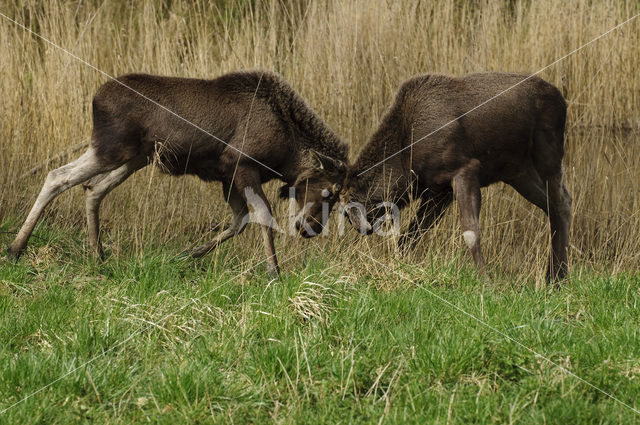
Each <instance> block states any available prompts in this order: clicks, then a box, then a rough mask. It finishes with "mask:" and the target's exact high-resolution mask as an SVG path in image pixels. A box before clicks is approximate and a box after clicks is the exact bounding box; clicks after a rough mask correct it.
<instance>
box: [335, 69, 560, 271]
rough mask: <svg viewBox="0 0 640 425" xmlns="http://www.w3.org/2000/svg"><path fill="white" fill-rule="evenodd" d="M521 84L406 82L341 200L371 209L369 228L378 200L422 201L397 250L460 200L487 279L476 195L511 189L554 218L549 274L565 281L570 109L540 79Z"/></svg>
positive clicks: (430, 78) (473, 77) (485, 78)
mask: <svg viewBox="0 0 640 425" xmlns="http://www.w3.org/2000/svg"><path fill="white" fill-rule="evenodd" d="M525 78H527V76H525V75H515V74H500V73H481V74H470V75H466V76H464V77H460V78H455V77H449V76H444V75H424V76H418V77H414V78H412V79H410V80H408V81H407V82H405V83H404V84H403V85H402V87H401V88H400V90H399V92H398V94H397V96H396V99H395V101H394V103H393V104H392V106H391V107H390V108H389V110H388V111H387V112H386V113H385V115H384V117H383V118H382V122H381V124H380V126H379V128H378V129H377V131H376V132H375V133H374V134H373V136H372V137H371V138H370V140H369V142H368V143H367V145H366V146H365V147H364V148H363V149H362V151H361V154H360V156H359V158H358V159H357V160H356V162H355V163H354V164H353V165H352V166H351V168H350V171H349V173H348V179H347V184H346V185H345V190H344V193H343V196H342V198H343V202H345V203H348V202H361V203H363V204H365V206H366V210H367V221H369V222H370V221H372V220H374V219H375V218H376V217H377V216H379V215H380V214H381V211H380V210H379V209H376V208H375V204H377V203H379V202H381V201H392V202H395V203H396V204H398V205H399V206H400V207H403V206H405V205H406V204H407V203H408V201H409V199H410V198H411V195H413V196H414V197H418V198H421V207H420V209H419V213H418V217H416V219H415V220H414V221H413V222H412V223H411V225H410V228H409V231H408V232H407V233H406V234H405V235H403V237H402V238H401V243H403V244H407V243H408V244H411V242H412V241H413V240H415V238H416V237H418V236H419V235H420V234H421V233H422V231H423V230H424V229H427V228H429V227H430V226H431V225H432V224H433V223H434V222H435V221H436V220H437V219H438V218H439V217H440V215H441V214H442V213H443V212H444V211H445V210H446V208H447V207H448V206H449V204H450V203H451V202H452V200H453V199H454V198H457V200H458V203H459V204H460V212H461V223H462V227H463V230H464V231H465V234H467V236H468V240H469V241H470V242H472V239H473V242H474V243H469V242H468V244H469V246H470V248H471V251H472V253H473V256H474V259H475V261H476V264H477V265H478V267H479V269H480V271H481V272H482V271H483V269H484V260H483V258H482V253H481V249H480V233H479V231H478V224H477V220H478V214H479V211H480V203H481V200H480V187H484V186H488V185H490V184H492V183H495V182H499V181H502V182H505V183H507V184H509V185H511V186H512V187H514V188H515V189H516V190H517V191H518V192H519V193H520V194H522V195H523V196H524V197H525V198H526V199H528V200H529V201H530V202H532V203H533V204H535V205H536V206H538V207H539V208H541V209H542V210H543V211H544V212H545V213H547V214H548V215H549V218H550V222H551V230H552V235H553V254H552V256H551V261H550V267H549V276H550V277H551V278H560V277H562V276H564V275H565V274H566V271H567V248H568V238H569V225H570V220H571V217H570V203H571V198H570V197H569V194H568V192H567V191H566V189H565V188H564V185H563V183H562V157H563V154H564V127H565V117H566V103H565V101H564V99H563V97H562V95H561V94H560V92H559V91H558V89H556V88H555V87H554V86H552V85H551V84H549V83H547V82H545V81H543V80H541V79H540V78H537V77H531V78H529V79H527V80H526V81H524V82H522V83H520V82H521V81H522V80H524V79H525ZM518 83H520V84H518ZM516 84H518V85H517V86H515V87H513V88H511V89H509V87H512V86H514V85H516ZM507 89H509V90H508V91H506V92H504V93H502V94H500V93H501V92H502V91H504V90H507ZM498 94H500V95H499V96H498V97H496V98H495V99H493V100H491V101H489V102H487V103H486V104H484V105H483V106H480V107H479V108H478V109H476V110H473V111H472V112H470V113H468V114H466V115H464V116H462V115H463V114H465V113H466V112H468V111H470V110H472V109H473V108H475V107H476V106H478V105H480V104H482V103H483V102H485V101H487V100H489V99H490V98H492V97H493V96H496V95H498ZM461 116H462V117H461ZM458 117H460V118H459V119H457V118H458ZM449 121H453V122H452V123H451V124H449V125H447V126H445V127H444V128H442V129H440V130H438V131H436V132H435V133H434V134H432V135H429V134H430V133H432V132H434V131H435V130H437V129H438V128H439V127H441V126H443V125H445V124H447V123H448V122H449ZM428 135H429V136H428ZM425 136H427V137H425ZM420 139H422V140H420ZM418 140H420V141H418ZM414 141H418V142H417V143H415V144H414V145H413V146H411V147H410V148H407V147H409V146H410V145H411V144H412V143H413V142H414ZM401 149H405V150H404V151H402V152H401V153H400V154H398V155H396V156H393V157H392V158H389V159H388V160H386V161H385V162H384V163H382V164H379V165H376V166H375V167H374V168H372V169H370V170H368V171H366V170H367V169H368V168H370V167H372V166H374V165H375V164H376V163H378V162H379V161H382V160H383V159H385V158H386V157H388V156H390V155H392V154H393V153H395V152H398V151H400V150H401ZM351 211H352V212H353V214H349V215H350V218H352V220H351V221H352V224H354V226H356V227H358V228H360V229H362V227H361V225H362V224H363V223H360V222H359V219H360V218H361V216H359V215H358V214H356V212H357V211H355V210H353V209H352V210H351ZM366 228H367V230H370V229H371V228H370V226H366ZM469 231H470V232H474V235H475V236H473V237H472V236H471V234H470V233H468V232H469ZM467 236H466V237H465V241H467Z"/></svg>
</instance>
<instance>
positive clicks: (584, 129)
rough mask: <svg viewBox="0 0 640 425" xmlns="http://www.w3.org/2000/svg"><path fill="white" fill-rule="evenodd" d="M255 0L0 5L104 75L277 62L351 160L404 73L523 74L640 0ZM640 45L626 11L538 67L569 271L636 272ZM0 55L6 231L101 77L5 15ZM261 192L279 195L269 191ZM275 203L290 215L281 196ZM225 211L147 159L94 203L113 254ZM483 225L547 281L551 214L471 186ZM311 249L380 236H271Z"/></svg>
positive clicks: (212, 192) (435, 248)
mask: <svg viewBox="0 0 640 425" xmlns="http://www.w3.org/2000/svg"><path fill="white" fill-rule="evenodd" d="M251 3H255V4H251ZM251 3H249V2H244V1H241V0H230V1H222V0H220V1H217V2H206V1H196V2H191V1H185V0H176V1H171V2H169V1H160V0H157V1H148V2H130V3H127V4H123V3H120V2H113V1H105V2H97V1H96V2H76V1H67V2H38V1H33V0H26V1H23V2H19V3H18V4H14V3H12V2H11V3H10V2H2V3H0V4H1V6H0V11H1V12H2V13H4V14H6V15H8V16H10V17H11V18H13V19H15V20H16V21H18V22H20V23H24V24H25V25H26V26H28V27H29V28H30V29H32V30H33V31H35V32H37V33H38V34H40V35H42V36H43V37H46V38H47V39H49V40H51V41H52V42H54V43H56V44H58V45H60V46H63V47H64V48H65V49H68V50H69V51H70V52H71V53H73V54H74V55H77V56H78V57H80V58H82V59H83V60H86V61H87V62H89V63H91V64H93V65H95V66H96V67H97V68H99V69H100V70H102V71H104V72H106V73H108V74H110V75H118V74H122V73H126V72H134V71H135V72H150V73H156V74H168V75H180V76H190V77H214V76H217V75H220V74H222V73H225V72H228V71H232V70H237V69H245V68H265V69H272V70H275V71H277V72H279V73H281V74H282V75H283V76H284V77H285V78H286V79H288V80H289V81H290V82H291V84H292V85H293V86H294V87H295V88H296V89H297V90H298V91H299V92H300V93H301V94H302V95H303V96H304V97H305V98H306V99H307V100H308V101H309V103H310V104H311V105H312V107H314V108H315V109H316V110H317V111H318V112H319V114H320V115H321V116H323V117H324V118H325V119H326V120H327V121H328V122H329V123H330V124H331V125H332V126H333V127H334V129H335V130H336V131H337V132H338V133H339V134H341V135H342V136H343V137H344V138H345V139H347V140H349V141H350V142H351V146H352V148H351V151H352V155H355V154H356V153H357V152H358V151H359V149H360V148H361V147H362V146H363V145H364V143H365V142H366V139H367V137H368V135H369V134H371V133H372V131H373V130H374V128H375V127H376V125H377V123H378V120H379V117H380V115H381V114H382V112H383V111H384V109H385V108H386V106H387V105H388V104H389V103H390V102H391V99H392V97H393V94H394V92H395V90H396V89H397V88H398V86H399V85H400V84H401V82H402V81H403V80H405V79H407V78H408V77H410V76H412V75H414V74H418V73H447V74H464V73H468V72H474V71H485V70H495V71H517V72H525V73H527V72H534V71H537V70H539V69H541V68H543V67H544V66H546V65H547V64H549V63H551V62H553V61H554V60H556V59H557V58H559V57H561V56H563V55H564V54H566V53H568V52H570V51H572V50H573V49H576V48H578V47H580V46H581V45H583V44H584V43H586V42H588V41H589V40H591V39H593V38H594V37H596V36H598V35H599V34H601V33H603V32H605V31H606V30H608V29H609V28H611V27H613V26H615V25H616V24H618V23H620V22H622V21H624V20H625V19H628V18H629V17H631V16H633V15H635V14H637V13H638V12H640V4H639V3H638V2H636V1H634V0H628V1H624V0H619V1H610V2H590V1H572V2H565V1H562V0H541V1H490V0H468V1H463V0H460V1H453V0H449V1H441V2H435V1H431V2H429V1H427V2H425V1H419V0H405V1H393V2H390V1H382V0H374V1H370V0H363V1H334V0H324V1H302V0H289V1H285V0H265V1H256V2H251ZM639 45H640V19H637V20H635V21H633V22H631V23H629V24H627V25H626V26H625V27H623V28H621V29H619V30H617V31H615V32H613V33H611V34H609V35H607V36H606V37H604V38H602V39H601V40H599V41H597V42H595V43H593V44H591V45H590V46H588V47H586V48H584V49H583V50H581V51H579V52H577V53H575V54H574V55H572V56H570V57H568V58H567V59H565V60H563V61H561V62H560V63H558V64H556V65H554V66H552V67H550V68H548V69H547V70H545V71H544V72H543V73H542V74H541V76H542V77H543V78H545V79H547V80H548V81H550V82H552V83H554V84H556V85H557V86H558V87H560V88H561V90H562V92H563V93H564V94H565V96H566V98H567V100H568V102H569V117H568V130H567V142H566V148H567V149H566V150H567V155H566V159H565V164H566V171H567V176H566V177H567V182H568V187H569V189H570V191H571V193H572V194H573V198H574V226H573V229H572V245H571V258H572V263H573V265H574V269H575V270H577V271H579V270H582V269H583V268H585V267H586V268H592V267H595V268H596V269H601V270H610V271H614V272H617V271H623V270H632V269H637V268H638V266H640V226H639V222H640V220H639V217H638V214H639V211H640V201H639V200H638V197H637V194H638V193H640V171H639V170H640V144H639V143H638V134H639V133H640V130H639V127H640V115H639V114H640V112H639V110H640V76H639V73H638V69H640V50H639V48H638V46H639ZM0 58H1V60H0V75H1V78H0V105H2V106H1V110H0V116H1V119H0V149H1V157H0V222H5V223H6V222H7V221H10V222H11V223H15V227H17V226H18V225H19V222H18V220H19V219H22V218H24V216H25V213H26V211H27V210H28V208H29V207H30V205H31V203H32V202H33V200H34V199H35V196H36V194H37V192H38V191H39V189H40V187H41V184H42V182H43V179H44V174H45V171H44V170H43V171H42V172H39V173H37V174H35V175H32V176H28V177H26V178H20V176H21V175H22V174H23V173H24V172H25V170H27V169H30V168H31V167H34V166H36V165H38V164H41V163H46V161H47V158H50V157H52V156H55V155H56V154H58V153H60V152H62V151H65V150H66V149H68V148H69V147H70V146H72V145H75V144H77V143H79V142H81V141H83V140H87V139H88V137H89V135H90V130H91V122H90V117H91V115H90V105H91V102H90V101H91V97H92V94H93V93H94V92H95V90H96V88H97V87H98V86H99V85H100V84H101V83H103V82H105V81H106V80H107V77H105V76H104V75H103V74H101V73H99V72H97V71H96V70H94V69H92V68H90V67H88V66H87V65H85V64H83V63H81V62H80V61H78V60H77V59H74V58H73V57H71V56H70V55H69V54H67V53H65V52H63V51H61V50H59V49H56V48H55V47H52V46H51V45H49V44H47V43H46V42H44V41H42V40H39V39H38V38H36V37H34V36H33V35H31V34H29V33H27V32H26V31H24V30H23V29H21V28H19V27H18V26H16V25H14V24H13V23H11V22H9V21H8V20H6V19H4V18H0ZM67 159H71V158H67ZM62 162H63V161H62V160H58V161H55V162H54V163H52V164H50V165H49V167H48V168H52V167H55V166H59V165H60V164H61V163H62ZM81 192H82V191H81V190H80V189H74V190H72V191H70V193H71V194H65V195H63V196H61V197H60V198H59V199H58V200H56V201H55V202H54V203H53V205H52V206H51V207H50V208H49V210H48V215H47V217H48V218H49V220H48V223H51V222H52V221H53V220H55V221H57V222H59V223H61V224H62V225H63V226H76V227H78V228H81V227H82V226H83V220H84V218H83V213H82V211H83V208H82V205H83V204H82V199H81V198H82V193H81ZM270 193H271V197H272V198H273V199H275V190H273V189H270ZM277 211H278V215H279V216H281V217H285V216H286V214H287V210H286V206H280V207H278V209H277ZM452 212H455V208H452ZM229 216H230V214H229V212H228V210H227V207H226V205H225V204H224V202H223V199H222V196H221V194H220V188H219V185H216V184H213V185H212V184H204V183H201V182H199V181H198V180H197V179H194V178H191V177H184V178H179V179H176V178H169V177H166V176H162V175H161V174H160V173H159V172H158V170H154V169H152V168H150V167H149V168H148V169H145V170H144V171H142V172H139V173H137V174H136V175H135V176H134V177H132V178H131V179H129V181H127V182H126V183H125V184H124V185H123V186H122V187H121V188H119V189H117V190H116V191H115V192H113V193H112V194H111V195H110V196H109V197H108V198H107V199H106V200H105V202H104V204H103V208H102V217H103V224H104V239H105V242H106V244H107V245H108V246H110V247H111V248H113V249H114V250H115V252H119V250H120V249H123V248H124V247H125V246H133V247H134V248H135V249H136V250H138V252H140V250H142V249H143V248H144V247H145V246H150V245H153V244H160V243H163V244H171V243H174V242H175V244H176V245H177V244H189V243H195V242H196V241H197V240H201V239H204V238H207V237H210V236H211V228H212V227H213V226H214V225H215V224H216V223H218V222H220V221H226V220H228V218H229ZM482 229H483V232H484V247H485V253H486V257H487V259H488V260H489V263H490V266H491V265H492V266H494V269H495V270H498V271H499V272H498V273H502V272H504V273H506V274H507V275H509V276H517V277H519V278H521V279H528V278H530V277H534V278H540V277H541V276H542V275H543V273H544V268H545V262H546V259H545V257H546V255H547V252H548V245H549V243H548V242H549V241H548V240H549V236H548V225H547V223H546V220H545V219H544V217H543V214H542V213H541V212H540V211H536V210H534V209H533V208H532V207H531V206H530V205H528V204H527V203H526V202H524V201H523V200H521V199H520V198H519V196H518V195H517V194H516V193H515V192H514V191H513V190H511V189H510V188H508V187H506V186H496V187H492V188H489V189H487V190H485V191H484V208H483V216H482ZM247 233H248V235H246V234H245V235H243V236H241V237H240V238H236V240H235V241H232V242H230V243H231V244H233V245H234V246H235V249H237V250H238V252H239V253H240V254H239V255H243V254H248V253H251V254H252V255H255V256H256V258H257V257H259V256H261V249H260V248H259V247H256V245H258V244H255V243H253V240H255V237H256V235H255V234H252V231H248V232H247ZM459 234H460V232H459V226H458V223H457V219H456V214H452V213H450V214H448V215H447V216H446V217H445V219H444V220H443V221H442V222H441V223H440V224H439V225H438V226H437V227H436V228H435V229H434V230H433V231H432V232H431V234H430V235H428V236H427V237H425V238H424V241H423V242H422V243H421V244H420V246H419V247H418V249H417V251H415V252H414V253H413V254H412V257H413V258H411V260H412V261H415V262H420V261H425V262H429V261H431V258H432V257H435V258H436V261H437V262H441V263H442V264H447V263H449V262H451V261H454V262H455V261H457V260H456V258H457V257H456V256H457V255H458V252H459V251H460V250H461V246H460V237H459ZM7 239H8V238H4V239H3V241H6V240H7ZM309 243H312V244H318V245H320V246H321V247H322V248H323V249H324V250H326V251H327V252H328V253H329V254H330V255H349V254H354V253H355V251H354V250H353V249H352V248H351V247H352V246H356V247H358V249H370V247H375V246H376V244H379V243H381V241H379V240H376V239H375V238H374V239H367V240H360V239H358V237H357V236H356V235H355V234H353V232H351V233H348V234H347V235H345V236H344V237H341V238H340V237H338V236H336V235H335V232H334V233H332V235H330V236H329V237H326V238H322V239H320V238H316V239H315V240H312V241H299V240H297V239H295V238H292V237H288V236H282V237H281V238H280V240H279V241H278V242H277V245H278V248H279V250H280V251H281V252H282V251H287V250H288V249H297V247H298V245H299V246H303V245H305V244H309ZM354 244H355V245H354ZM382 246H383V247H384V248H383V249H380V248H377V247H375V248H371V249H373V250H374V251H378V252H376V255H378V256H379V257H380V258H387V259H391V258H393V257H395V256H396V255H397V253H396V252H395V250H394V248H393V243H392V241H389V242H382ZM385 252H386V254H385ZM385 256H386V257H385ZM328 258H329V257H328ZM463 258H466V257H463Z"/></svg>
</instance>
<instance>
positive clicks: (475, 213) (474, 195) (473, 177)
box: [452, 159, 485, 275]
mask: <svg viewBox="0 0 640 425" xmlns="http://www.w3.org/2000/svg"><path fill="white" fill-rule="evenodd" d="M479 167H480V162H479V161H478V160H475V159H474V160H471V161H470V162H469V164H467V165H466V166H465V167H463V168H462V169H461V170H460V171H459V172H458V174H456V176H455V177H454V178H453V181H452V186H453V192H454V195H455V197H456V199H457V201H458V207H459V209H460V222H461V224H462V237H463V238H464V242H465V244H466V245H467V247H468V248H469V249H470V250H471V254H472V255H473V260H474V262H475V264H476V267H477V268H478V273H479V274H480V275H483V274H485V264H484V258H483V256H482V249H481V247H480V229H479V224H478V221H479V218H480V206H481V194H480V182H479V180H478V169H479Z"/></svg>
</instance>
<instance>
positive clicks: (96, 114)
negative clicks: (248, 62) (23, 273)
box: [7, 71, 348, 272]
mask: <svg viewBox="0 0 640 425" xmlns="http://www.w3.org/2000/svg"><path fill="white" fill-rule="evenodd" d="M347 150H348V148H347V145H346V144H345V143H344V142H343V141H342V140H341V139H340V138H339V137H338V136H337V135H336V134H335V133H334V132H333V131H332V130H331V128H329V126H328V125H327V124H325V122H324V121H323V120H322V119H321V118H320V117H319V116H318V115H317V114H316V113H315V112H314V111H313V110H312V109H311V108H310V107H309V106H307V104H306V103H305V102H304V100H303V99H302V98H301V97H300V96H299V95H298V94H296V92H295V91H294V90H293V89H292V88H291V86H290V85H289V84H288V83H287V82H286V81H284V80H283V79H282V78H281V77H280V76H278V75H276V74H273V73H270V72H263V71H253V72H236V73H231V74H226V75H223V76H221V77H218V78H215V79H212V80H201V79H187V78H172V77H160V76H153V75H144V74H132V75H125V76H122V77H119V78H118V79H116V80H114V81H110V82H107V83H105V84H104V85H102V86H101V87H100V88H99V89H98V92H97V93H96V95H95V97H94V99H93V133H92V136H91V142H90V144H89V148H88V150H87V152H86V153H84V154H83V155H82V156H81V157H80V158H78V159H77V160H76V161H73V162H71V163H69V164H67V165H64V166H62V167H60V168H58V169H56V170H53V171H51V172H50V173H49V174H48V176H47V179H46V181H45V184H44V187H43V188H42V191H41V192H40V195H39V196H38V198H37V200H36V202H35V204H34V205H33V208H32V209H31V212H30V213H29V215H28V217H27V219H26V221H25V223H24V224H23V226H22V228H21V229H20V231H19V232H18V235H17V236H16V238H15V240H14V241H13V243H12V244H11V245H10V246H9V248H8V250H7V251H8V253H9V255H10V256H12V257H14V258H17V257H18V256H19V255H20V254H21V252H22V251H23V250H24V248H25V246H26V244H27V241H28V239H29V236H30V235H31V233H32V231H33V228H34V226H35V224H36V222H37V220H38V219H39V217H40V215H41V214H42V211H43V210H44V208H45V207H46V206H47V204H48V203H49V202H51V201H52V200H53V199H54V198H55V197H56V196H58V195H59V194H60V193H62V192H64V191H65V190H67V189H69V188H71V187H73V186H75V185H78V184H83V186H84V188H85V194H86V214H87V222H88V236H89V242H90V245H91V247H92V249H93V250H94V251H95V252H96V253H98V254H100V255H102V248H101V246H100V237H99V216H98V211H99V207H100V202H101V201H102V199H103V198H104V197H105V196H106V195H107V194H108V193H109V192H110V191H111V190H113V189H114V188H115V187H116V186H118V185H119V184H120V183H122V182H123V181H124V180H125V179H126V178H127V177H129V176H130V175H131V174H132V173H134V172H135V171H136V170H138V169H140V168H142V167H144V166H146V165H148V164H150V163H152V162H153V163H155V164H157V165H159V168H160V169H161V170H162V171H163V172H166V173H168V174H172V175H181V174H194V175H197V176H199V177H200V178H202V179H203V180H206V181H221V182H222V186H223V192H224V197H225V199H226V200H227V202H228V203H229V205H230V207H231V209H232V210H233V219H232V223H231V225H230V226H229V228H227V229H226V230H224V231H222V232H221V233H220V234H219V235H217V237H216V238H215V239H213V240H212V241H210V242H208V243H206V244H204V245H202V246H200V247H198V248H195V249H194V250H193V251H191V254H192V255H193V256H195V257H197V256H201V255H204V254H206V253H208V252H209V251H211V250H212V249H213V248H215V247H216V246H217V245H218V244H220V243H221V242H224V241H225V240H227V239H229V238H231V237H233V236H234V235H237V234H239V233H240V232H242V230H243V229H244V227H245V225H246V223H247V221H248V220H247V215H248V214H249V210H251V213H252V214H254V215H255V220H254V221H258V222H259V223H260V224H261V225H262V231H263V240H264V245H265V251H266V255H267V264H268V266H269V269H270V270H271V271H273V272H277V270H278V263H277V260H276V254H275V249H274V245H273V234H272V229H271V227H272V225H273V223H272V222H271V220H272V216H271V207H270V204H269V201H268V200H267V198H266V197H265V194H264V192H263V191H262V187H261V185H262V183H264V182H266V181H269V180H272V179H274V178H279V179H281V180H282V181H284V182H285V183H287V185H288V186H293V187H295V188H297V189H298V191H300V192H303V193H302V194H301V195H299V197H300V199H304V200H305V201H304V204H305V205H308V203H309V199H320V198H321V195H320V194H321V193H322V191H323V190H325V189H328V188H333V187H334V186H335V185H336V184H337V185H339V184H341V183H342V182H343V181H344V177H345V173H346V166H345V161H346V159H347ZM311 191H315V192H317V193H309V192H311ZM324 193H326V192H324ZM305 195H306V196H305ZM336 200H337V195H335V196H331V197H324V198H322V201H324V202H328V203H329V204H330V205H333V203H335V201H336ZM301 203H303V202H302V201H301ZM309 211H316V212H317V208H305V209H304V210H303V211H301V212H300V214H299V215H298V218H299V220H300V221H301V223H302V224H309V225H312V228H314V229H317V228H318V227H322V226H323V225H324V223H323V222H322V221H321V218H319V217H316V216H314V215H312V214H311V213H310V212H309ZM302 227H308V226H302ZM301 233H302V232H301ZM304 236H310V235H308V234H306V233H305V234H304Z"/></svg>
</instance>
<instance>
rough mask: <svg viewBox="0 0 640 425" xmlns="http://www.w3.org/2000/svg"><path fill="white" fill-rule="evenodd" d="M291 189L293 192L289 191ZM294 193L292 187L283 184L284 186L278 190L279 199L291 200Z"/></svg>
mask: <svg viewBox="0 0 640 425" xmlns="http://www.w3.org/2000/svg"><path fill="white" fill-rule="evenodd" d="M291 189H293V190H291ZM294 191H295V188H294V187H292V186H289V185H288V184H285V185H284V186H282V187H281V188H280V198H281V199H289V198H292V197H293V196H294V195H293V194H294Z"/></svg>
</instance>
